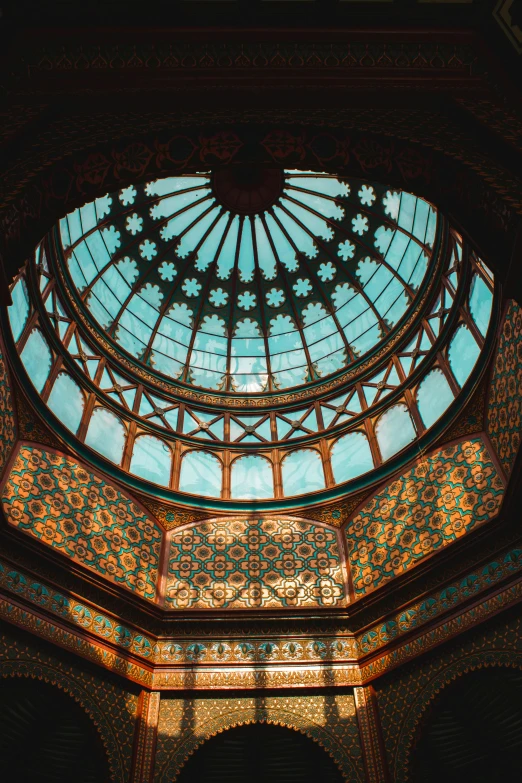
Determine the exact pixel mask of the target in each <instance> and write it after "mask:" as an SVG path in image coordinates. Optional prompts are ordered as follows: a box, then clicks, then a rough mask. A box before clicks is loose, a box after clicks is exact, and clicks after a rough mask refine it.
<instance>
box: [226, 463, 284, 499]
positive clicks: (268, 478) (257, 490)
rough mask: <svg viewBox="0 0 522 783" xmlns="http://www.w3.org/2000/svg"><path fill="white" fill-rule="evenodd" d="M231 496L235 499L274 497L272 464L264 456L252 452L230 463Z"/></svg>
mask: <svg viewBox="0 0 522 783" xmlns="http://www.w3.org/2000/svg"><path fill="white" fill-rule="evenodd" d="M230 494H231V496H232V497H233V498H235V499H237V500H256V499H261V498H272V497H274V479H273V475H272V466H271V464H270V462H269V461H268V460H267V459H266V458H265V457H260V456H258V455H255V454H252V455H250V454H249V455H247V456H244V457H239V458H238V459H236V460H234V462H233V463H232V471H231V493H230Z"/></svg>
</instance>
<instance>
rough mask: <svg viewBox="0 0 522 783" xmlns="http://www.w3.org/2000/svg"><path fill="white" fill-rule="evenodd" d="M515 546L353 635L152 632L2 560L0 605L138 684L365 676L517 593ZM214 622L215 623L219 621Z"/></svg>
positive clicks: (519, 555) (325, 681)
mask: <svg viewBox="0 0 522 783" xmlns="http://www.w3.org/2000/svg"><path fill="white" fill-rule="evenodd" d="M521 573H522V549H520V548H515V549H512V550H510V551H508V552H506V553H505V554H504V555H503V556H502V557H501V558H497V559H495V560H491V561H490V562H488V563H486V564H485V565H483V566H481V567H480V568H478V569H476V570H475V571H473V572H471V573H469V574H468V575H467V576H465V577H464V578H460V579H459V580H456V581H455V582H453V583H451V584H449V585H447V586H446V587H445V588H443V589H441V590H438V591H436V592H434V593H432V594H431V595H429V596H426V597H425V598H423V599H422V600H419V601H417V602H416V603H413V604H410V605H407V606H405V607H403V608H402V609H401V610H400V611H399V612H395V613H392V614H391V615H389V616H388V617H387V618H385V620H384V621H383V620H381V621H379V622H377V623H375V624H374V625H373V626H372V627H370V628H368V629H366V630H365V631H364V632H362V633H359V634H358V635H356V634H353V633H350V632H349V631H345V632H344V633H342V632H341V633H337V634H335V635H332V636H328V635H327V634H319V635H317V634H314V633H313V632H312V633H308V634H304V635H298V634H297V635H296V634H288V633H283V634H282V635H281V636H278V635H277V634H273V633H270V632H267V631H266V630H265V632H264V633H263V634H262V635H259V636H256V635H255V634H250V635H249V636H248V637H247V638H245V637H244V636H236V637H235V638H234V637H233V636H224V637H223V638H222V637H221V630H216V631H214V632H213V633H211V634H209V635H207V636H206V637H202V636H199V635H195V636H194V637H193V638H190V637H189V638H187V637H186V636H185V637H183V638H180V637H177V638H176V637H171V638H165V637H154V636H151V635H150V634H147V633H144V632H142V631H141V630H139V629H138V628H137V627H132V626H130V625H125V624H124V623H122V622H121V621H120V620H118V619H117V618H116V617H115V616H111V615H109V614H107V613H106V612H103V611H101V610H100V609H99V608H98V607H96V606H95V605H93V604H92V603H89V602H86V601H79V600H78V599H77V598H76V597H75V596H73V595H72V594H70V593H67V592H63V591H62V592H58V591H56V590H55V589H53V588H52V587H50V586H49V585H48V584H45V583H44V582H41V581H38V580H35V579H34V578H33V577H31V575H30V574H29V573H28V572H23V571H20V570H18V569H16V568H15V567H13V566H11V565H10V564H9V563H7V562H0V594H1V598H0V615H1V616H2V617H3V618H4V619H6V620H8V621H9V622H12V623H14V624H15V625H17V626H19V627H21V628H24V629H26V630H28V631H30V632H32V633H34V634H36V635H37V636H40V637H41V638H44V639H47V640H49V641H52V642H53V643H55V644H57V645H58V646H61V647H64V648H66V649H69V650H71V651H73V652H75V653H76V654H78V655H80V656H82V657H84V658H87V659H89V660H92V661H94V662H96V663H98V664H99V665H101V666H104V667H106V668H109V669H111V670H113V671H116V672H117V673H119V674H121V675H122V676H124V677H126V678H128V679H130V680H132V681H134V682H137V683H139V684H141V685H143V686H144V687H147V688H153V689H157V690H162V689H167V690H170V689H186V688H189V689H191V688H195V689H200V688H210V687H219V688H251V687H257V686H261V685H263V687H274V688H279V687H282V688H287V687H295V686H296V685H300V686H303V685H306V686H309V687H324V686H325V685H347V684H351V685H363V684H366V683H368V682H370V681H371V680H373V679H374V678H376V677H379V676H381V675H382V674H384V673H385V672H387V671H390V670H391V669H393V668H395V667H397V666H399V665H401V664H402V663H404V662H406V661H408V660H411V659H413V658H415V657H417V656H418V655H421V654H423V653H424V652H426V651H427V650H429V649H432V648H433V647H435V646H437V645H438V644H441V643H442V642H444V641H446V640H447V639H450V638H452V637H453V636H455V635H456V634H458V633H461V632H462V631H464V630H467V629H469V628H472V627H474V626H475V625H477V624H479V623H481V622H483V621H484V620H486V619H487V618H488V617H491V616H492V615H494V614H496V613H498V612H499V611H501V610H502V609H503V608H505V607H507V606H509V605H512V604H514V603H518V602H519V601H520V600H522V581H521ZM217 628H219V625H218V626H217Z"/></svg>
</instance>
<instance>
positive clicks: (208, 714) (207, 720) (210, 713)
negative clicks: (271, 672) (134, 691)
mask: <svg viewBox="0 0 522 783" xmlns="http://www.w3.org/2000/svg"><path fill="white" fill-rule="evenodd" d="M261 721H264V722H268V723H277V724H279V725H281V726H288V727H289V728H290V729H297V730H298V731H302V732H303V733H304V734H307V735H308V736H309V737H311V738H312V739H313V740H315V741H316V742H318V743H319V744H320V745H322V747H323V748H325V750H326V751H327V752H328V753H329V754H330V755H331V756H332V758H333V759H334V761H335V762H336V764H337V766H338V767H339V769H340V770H341V772H342V774H343V776H344V779H345V780H346V781H350V783H356V782H357V783H363V781H364V780H365V775H364V765H363V760H362V754H361V745H360V740H359V730H358V725H357V715H356V709H355V700H354V697H353V694H352V693H346V694H335V695H334V694H332V695H313V696H273V697H267V696H258V697H257V698H256V697H245V698H213V699H192V700H189V699H172V698H168V697H167V698H162V700H161V704H160V715H159V723H158V744H157V751H156V769H155V778H154V780H155V781H156V783H171V781H172V780H175V777H176V774H177V772H178V770H179V769H180V768H181V767H182V766H183V764H184V762H185V761H186V759H187V758H188V756H189V755H190V754H191V753H193V752H194V750H195V749H196V748H197V746H198V745H200V744H201V743H202V742H204V741H205V740H206V739H208V738H209V737H212V736H214V735H215V734H217V733H218V732H220V731H224V730H226V729H229V728H231V727H233V726H237V725H240V724H245V723H256V722H261Z"/></svg>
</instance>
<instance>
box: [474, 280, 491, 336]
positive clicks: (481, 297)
mask: <svg viewBox="0 0 522 783" xmlns="http://www.w3.org/2000/svg"><path fill="white" fill-rule="evenodd" d="M492 305H493V293H492V292H491V291H490V290H489V288H488V287H487V285H486V283H485V282H484V280H483V279H482V278H481V277H480V275H474V276H473V280H472V281H471V288H470V293H469V309H470V312H471V316H472V318H473V320H474V321H475V323H476V325H477V327H478V329H479V331H480V333H481V334H482V335H484V336H485V334H486V332H487V330H488V326H489V320H490V318H491V307H492Z"/></svg>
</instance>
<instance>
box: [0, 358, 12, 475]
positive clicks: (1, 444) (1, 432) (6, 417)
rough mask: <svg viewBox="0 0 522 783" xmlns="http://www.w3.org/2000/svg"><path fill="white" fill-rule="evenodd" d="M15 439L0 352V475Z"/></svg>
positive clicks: (6, 380)
mask: <svg viewBox="0 0 522 783" xmlns="http://www.w3.org/2000/svg"><path fill="white" fill-rule="evenodd" d="M15 439H16V429H15V417H14V411H13V401H12V397H11V389H10V388H9V376H8V374H7V367H6V366H5V361H4V357H3V356H2V353H1V352H0V473H1V472H2V470H3V468H4V467H5V465H6V463H7V460H8V459H9V456H10V454H11V449H12V448H13V445H14V442H15Z"/></svg>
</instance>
